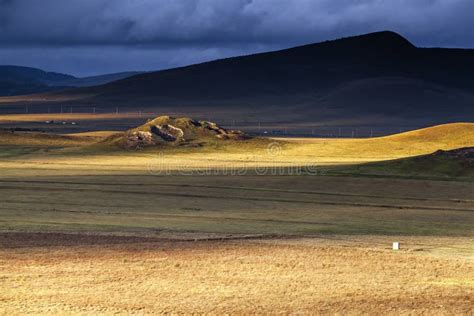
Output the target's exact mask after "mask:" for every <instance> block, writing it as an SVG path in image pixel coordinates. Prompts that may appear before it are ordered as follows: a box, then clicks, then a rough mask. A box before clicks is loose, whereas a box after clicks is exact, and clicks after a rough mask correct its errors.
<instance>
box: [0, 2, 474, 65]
mask: <svg viewBox="0 0 474 316" xmlns="http://www.w3.org/2000/svg"><path fill="white" fill-rule="evenodd" d="M386 29H389V30H393V31H397V32H399V33H401V34H402V35H404V36H406V37H407V38H409V39H410V40H411V41H413V42H414V43H415V44H417V45H421V46H455V47H473V46H474V34H473V32H472V29H474V1H472V0H67V1H66V0H0V43H2V46H1V49H0V63H5V62H9V61H10V60H11V61H12V62H14V61H15V60H20V59H25V60H28V51H31V49H32V48H34V49H35V50H37V51H38V52H42V53H41V54H39V55H37V56H32V55H31V54H30V57H29V58H30V59H29V64H31V63H34V62H36V63H39V65H38V66H41V64H42V65H48V67H49V65H50V64H52V63H53V62H54V59H55V58H57V60H58V61H61V62H64V63H65V64H64V65H63V66H62V67H63V68H64V67H65V68H67V69H69V68H70V69H72V71H73V72H74V71H75V72H76V73H77V72H88V73H97V72H100V71H103V70H108V69H109V68H110V69H116V70H126V69H124V68H125V67H124V64H123V62H127V54H132V53H133V56H136V57H137V58H139V57H138V56H139V55H140V54H141V55H142V56H143V57H142V59H141V60H140V61H136V60H135V61H131V60H129V62H128V64H127V69H153V68H164V67H171V66H176V65H181V64H185V63H186V62H197V61H200V60H207V59H209V58H217V57H224V56H229V55H238V54H242V53H250V52H254V51H262V50H266V49H274V48H282V47H288V46H292V45H297V44H302V43H308V42H315V41H320V40H326V39H331V38H337V37H341V36H348V35H354V34H360V33H367V32H372V31H378V30H386ZM100 47H103V48H104V50H103V52H107V53H108V54H109V55H110V56H115V57H110V58H109V59H107V58H106V57H105V56H101V54H100V51H101V49H100ZM13 51H15V54H13ZM94 52H96V53H98V54H99V56H95V54H94ZM140 52H141V53H140ZM49 54H53V55H55V54H57V56H56V57H54V56H50V55H49ZM8 56H10V57H8ZM22 56H23V57H22ZM41 56H43V57H41ZM81 56H88V57H87V58H88V59H87V60H85V57H83V58H82V59H81ZM153 56H155V57H154V58H153ZM190 56H191V57H190ZM170 59H171V60H174V61H169V60H170ZM68 60H75V61H76V62H75V64H77V62H78V61H81V60H82V61H81V63H83V64H87V65H88V66H87V67H92V66H91V65H93V64H94V60H95V65H96V67H98V68H97V69H85V68H84V67H81V68H80V70H77V69H79V68H78V67H76V68H77V69H76V70H74V67H75V66H74V63H72V62H68ZM158 60H159V62H158ZM42 61H43V62H42ZM12 62H9V63H12ZM68 63H69V66H68ZM104 63H105V64H107V65H109V64H114V63H116V66H110V67H109V66H107V67H105V66H104ZM146 65H148V66H146ZM68 67H69V68H68ZM114 67H115V68H114ZM133 67H138V68H133ZM56 68H57V67H56ZM70 71H71V70H70Z"/></svg>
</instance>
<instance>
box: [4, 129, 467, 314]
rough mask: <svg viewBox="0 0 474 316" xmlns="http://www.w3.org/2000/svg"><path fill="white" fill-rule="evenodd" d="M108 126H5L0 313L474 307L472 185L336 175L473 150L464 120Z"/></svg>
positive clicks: (457, 311)
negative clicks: (111, 139)
mask: <svg viewBox="0 0 474 316" xmlns="http://www.w3.org/2000/svg"><path fill="white" fill-rule="evenodd" d="M107 135H108V134H107V133H106V134H103V133H93V134H79V135H55V136H47V137H45V136H44V135H42V134H37V133H15V134H11V133H2V134H1V135H0V136H1V137H0V153H1V154H0V174H1V178H0V199H1V201H2V203H1V204H0V267H1V272H0V287H1V288H2V289H7V290H6V291H1V294H0V313H3V314H21V313H37V314H64V313H73V314H75V313H137V314H156V313H190V312H197V313H213V314H222V313H251V312H257V313H258V312H259V313H314V312H319V313H348V312H349V313H350V312H352V313H355V314H358V313H397V314H399V313H402V314H403V313H407V314H409V313H412V314H413V313H425V314H439V313H448V314H462V313H464V314H469V313H472V312H473V299H472V298H473V297H474V287H473V283H472V279H473V278H474V275H473V274H472V271H474V266H473V261H472V260H473V259H474V248H473V247H472V245H473V244H474V243H473V238H474V186H473V185H472V179H471V178H457V177H452V178H449V180H450V181H445V180H446V178H444V177H436V176H435V177H426V175H416V174H415V175H410V177H409V178H408V177H405V176H404V174H403V170H401V169H397V170H396V171H397V172H395V173H394V174H391V175H387V173H382V174H381V175H380V176H379V177H366V176H364V173H363V172H358V171H357V170H356V171H354V169H350V173H347V170H349V169H344V170H345V171H346V173H343V172H341V170H342V171H344V170H343V169H340V168H359V167H354V164H360V163H377V164H380V163H382V164H390V163H393V159H400V158H408V157H412V156H417V155H424V154H430V153H432V152H434V151H436V150H439V149H443V150H450V149H455V148H460V147H469V146H471V147H472V146H474V124H468V123H466V124H452V125H444V126H439V127H436V128H433V129H428V130H424V131H417V132H410V133H406V134H400V135H394V136H389V137H384V138H373V139H291V140H290V139H254V140H247V141H241V142H233V141H230V142H226V141H224V142H206V143H204V144H201V145H202V146H201V147H179V146H178V147H166V148H165V147H158V148H154V149H147V150H141V151H126V150H122V149H119V148H116V147H113V146H110V145H107V144H103V143H100V140H102V139H103V138H104V137H106V136H107ZM97 142H99V143H97ZM383 168H384V170H387V169H391V168H392V167H390V166H389V165H384V167H383ZM392 169H393V168H392ZM400 170H401V171H400ZM351 172H352V173H351ZM194 240H196V241H194ZM217 240H218V241H217ZM394 240H398V241H401V242H402V251H400V252H398V253H394V252H392V251H390V250H388V249H387V248H388V247H390V245H391V242H392V241H394Z"/></svg>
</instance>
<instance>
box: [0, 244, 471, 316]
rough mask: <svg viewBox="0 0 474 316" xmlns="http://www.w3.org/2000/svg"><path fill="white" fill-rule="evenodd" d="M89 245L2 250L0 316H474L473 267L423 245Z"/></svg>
mask: <svg viewBox="0 0 474 316" xmlns="http://www.w3.org/2000/svg"><path fill="white" fill-rule="evenodd" d="M7 238H9V237H7ZM29 238H30V239H31V238H35V239H37V240H39V241H41V240H44V239H45V238H48V236H41V235H31V236H29ZM92 238H95V239H93V240H94V241H95V243H89V244H87V243H85V244H82V245H81V244H80V242H79V243H78V244H76V245H69V246H61V240H60V238H58V237H57V236H56V237H55V242H56V243H54V242H53V243H52V244H51V245H50V246H49V247H47V248H44V247H39V248H38V247H36V248H31V247H29V248H21V247H20V248H13V249H12V248H9V249H0V258H1V259H0V268H1V269H0V284H1V285H2V287H4V288H5V289H7V290H6V291H5V290H4V291H1V292H0V310H1V311H2V313H4V314H49V315H51V314H117V313H119V314H140V315H143V314H145V315H150V314H170V313H171V314H191V313H199V314H201V313H205V314H220V315H222V314H229V313H230V314H254V313H258V314H277V313H278V314H279V313H281V314H296V313H297V314H313V315H314V314H334V313H340V314H347V313H351V314H406V315H413V314H431V315H433V314H457V315H463V314H464V315H469V314H471V313H472V312H473V297H474V284H473V282H472V280H473V278H474V264H473V261H468V260H463V259H459V258H458V259H453V258H452V257H446V256H431V255H427V254H426V253H424V251H423V250H424V249H425V247H429V246H430V245H429V242H428V243H427V240H423V239H420V238H417V239H410V240H407V242H409V244H410V245H412V246H411V247H409V246H405V247H406V248H405V250H403V251H401V252H397V253H395V252H392V251H391V250H388V249H387V247H386V244H388V242H386V241H383V240H377V238H368V239H366V240H357V239H355V240H350V239H349V240H343V241H338V240H337V239H336V240H330V239H329V240H328V239H324V238H323V239H309V240H288V241H287V240H270V241H230V242H215V241H211V242H202V241H198V242H169V241H141V242H140V241H139V240H136V241H135V242H132V243H131V242H130V241H129V242H126V241H123V240H122V241H121V243H115V244H114V243H111V242H110V238H109V240H108V241H106V243H105V244H100V240H101V238H100V237H97V236H96V237H94V236H91V238H89V239H90V240H92ZM3 239H4V240H5V239H6V238H5V237H4V238H3ZM12 239H13V237H12ZM15 240H18V239H15ZM90 240H87V239H86V238H83V239H82V241H83V242H87V241H89V242H90ZM471 241H472V240H471ZM364 242H366V244H364ZM436 242H438V245H439V242H444V243H449V244H450V245H452V244H453V243H459V242H464V243H468V242H469V241H468V240H462V239H459V238H458V239H443V240H436ZM413 245H416V246H415V247H413ZM432 245H433V243H431V246H432ZM17 246H20V245H19V244H18V243H17ZM471 246H472V244H471Z"/></svg>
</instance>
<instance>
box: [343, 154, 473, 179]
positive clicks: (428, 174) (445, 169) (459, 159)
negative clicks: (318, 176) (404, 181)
mask: <svg viewBox="0 0 474 316" xmlns="http://www.w3.org/2000/svg"><path fill="white" fill-rule="evenodd" d="M342 172H345V173H353V174H354V173H355V174H360V175H368V176H395V177H398V176H401V177H414V178H441V179H443V178H444V179H466V180H469V181H473V180H474V147H464V148H459V149H453V150H446V151H445V150H438V151H436V152H434V153H432V154H428V155H422V156H417V157H410V158H403V159H397V160H391V161H384V162H376V163H368V164H363V165H359V166H354V167H351V168H343V169H342Z"/></svg>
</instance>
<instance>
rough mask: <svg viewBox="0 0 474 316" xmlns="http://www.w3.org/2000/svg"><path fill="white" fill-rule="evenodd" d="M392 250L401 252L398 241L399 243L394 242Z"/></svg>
mask: <svg viewBox="0 0 474 316" xmlns="http://www.w3.org/2000/svg"><path fill="white" fill-rule="evenodd" d="M392 249H393V250H400V243H399V242H398V241H397V242H394V243H393V244H392Z"/></svg>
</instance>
